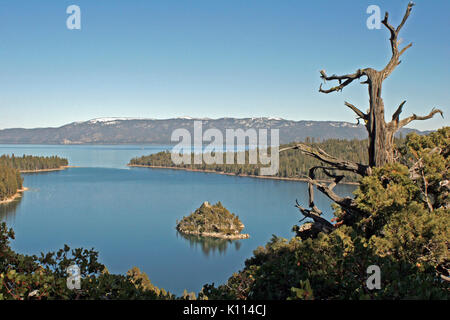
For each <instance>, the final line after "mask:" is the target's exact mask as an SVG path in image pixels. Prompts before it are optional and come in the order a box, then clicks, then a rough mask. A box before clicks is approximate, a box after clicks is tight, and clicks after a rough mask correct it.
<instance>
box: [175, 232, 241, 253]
mask: <svg viewBox="0 0 450 320" xmlns="http://www.w3.org/2000/svg"><path fill="white" fill-rule="evenodd" d="M178 237H180V238H182V239H183V240H186V242H188V243H189V246H190V247H191V248H201V250H202V252H203V254H204V256H205V257H209V256H210V255H211V254H212V253H215V252H218V253H219V254H221V255H223V254H225V253H226V252H227V250H228V249H229V247H231V246H234V248H235V250H236V251H238V250H239V249H240V248H241V242H240V241H239V240H227V239H218V238H212V237H200V236H197V235H192V234H184V233H180V232H178V231H177V238H178Z"/></svg>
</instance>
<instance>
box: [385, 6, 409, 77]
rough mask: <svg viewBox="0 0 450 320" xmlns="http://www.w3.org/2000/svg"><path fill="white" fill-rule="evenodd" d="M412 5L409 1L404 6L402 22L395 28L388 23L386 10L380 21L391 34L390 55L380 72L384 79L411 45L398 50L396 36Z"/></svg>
mask: <svg viewBox="0 0 450 320" xmlns="http://www.w3.org/2000/svg"><path fill="white" fill-rule="evenodd" d="M413 6H414V3H413V2H410V3H409V4H408V7H407V8H406V12H405V15H404V16H403V19H402V22H401V23H400V24H399V25H398V27H397V28H394V27H393V26H392V25H391V24H390V23H389V13H388V12H386V14H385V15H384V19H383V21H381V22H382V23H383V25H384V26H385V27H386V28H387V29H388V30H389V32H390V34H391V37H390V39H389V40H390V42H391V49H392V57H391V59H390V61H389V63H388V64H387V65H386V67H384V69H383V70H382V71H381V73H382V74H383V79H386V78H387V77H388V76H389V75H390V74H391V73H392V71H393V70H394V69H395V67H397V66H398V65H399V64H400V63H401V61H400V60H399V58H400V56H401V55H402V54H403V53H405V51H406V50H407V49H408V48H410V47H411V46H412V43H410V44H408V45H407V46H405V47H404V48H403V49H402V50H401V51H399V49H398V46H399V44H400V42H399V41H397V38H398V34H399V33H400V30H401V29H402V27H403V26H404V24H405V22H406V20H408V17H409V15H410V14H411V10H412V7H413Z"/></svg>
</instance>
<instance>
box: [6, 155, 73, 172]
mask: <svg viewBox="0 0 450 320" xmlns="http://www.w3.org/2000/svg"><path fill="white" fill-rule="evenodd" d="M68 164H69V162H68V160H67V159H63V158H59V157H57V156H51V157H36V156H27V155H23V156H22V157H16V156H15V155H14V154H13V155H11V156H9V155H3V156H1V157H0V166H6V167H11V168H15V169H18V170H24V171H33V170H46V169H57V168H60V167H63V166H67V165H68Z"/></svg>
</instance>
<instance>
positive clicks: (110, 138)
mask: <svg viewBox="0 0 450 320" xmlns="http://www.w3.org/2000/svg"><path fill="white" fill-rule="evenodd" d="M195 120H202V121H203V131H205V130H207V129H210V128H216V129H219V130H220V131H222V132H223V133H224V132H225V129H238V128H241V129H250V128H253V129H268V128H271V129H279V130H280V143H289V142H292V141H304V140H305V139H306V138H307V137H310V138H314V139H316V140H317V139H319V140H324V139H331V138H334V139H348V140H351V139H365V138H367V133H366V130H365V129H364V126H362V125H356V124H354V123H349V122H338V121H305V120H302V121H292V120H284V119H280V118H243V119H237V118H220V119H207V118H205V119H194V118H189V117H184V118H174V119H165V120H157V119H128V118H102V119H93V120H89V121H85V122H73V123H70V124H67V125H64V126H62V127H58V128H36V129H21V128H14V129H3V130H0V144H170V143H171V141H170V136H171V134H172V132H173V131H174V130H175V129H177V128H185V129H187V130H189V131H190V132H191V134H192V132H193V125H194V121H195ZM411 131H416V130H413V129H408V128H405V129H402V130H401V131H400V132H401V133H402V134H403V135H406V134H407V133H409V132H411ZM416 132H418V131H416Z"/></svg>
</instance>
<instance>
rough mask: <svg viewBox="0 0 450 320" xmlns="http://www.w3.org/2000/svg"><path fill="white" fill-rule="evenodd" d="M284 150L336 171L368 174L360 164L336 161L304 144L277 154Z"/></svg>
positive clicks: (365, 166)
mask: <svg viewBox="0 0 450 320" xmlns="http://www.w3.org/2000/svg"><path fill="white" fill-rule="evenodd" d="M286 150H300V151H301V152H303V153H304V154H307V155H309V156H311V157H313V158H316V159H318V160H320V161H323V162H325V163H326V164H329V165H332V166H333V167H335V169H337V170H344V171H350V172H354V173H357V174H359V175H362V176H366V175H368V174H370V167H369V166H367V165H363V164H360V163H354V162H351V161H348V160H342V159H338V158H336V157H333V156H331V155H329V154H328V153H326V152H325V151H323V150H321V149H318V150H316V149H314V148H313V147H310V146H307V145H305V144H302V143H299V144H297V145H295V146H292V147H286V148H283V149H281V150H280V151H279V152H282V151H286Z"/></svg>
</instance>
